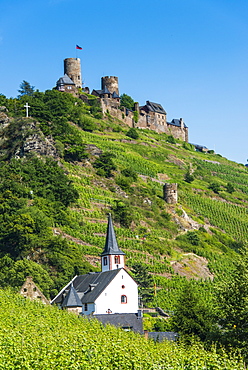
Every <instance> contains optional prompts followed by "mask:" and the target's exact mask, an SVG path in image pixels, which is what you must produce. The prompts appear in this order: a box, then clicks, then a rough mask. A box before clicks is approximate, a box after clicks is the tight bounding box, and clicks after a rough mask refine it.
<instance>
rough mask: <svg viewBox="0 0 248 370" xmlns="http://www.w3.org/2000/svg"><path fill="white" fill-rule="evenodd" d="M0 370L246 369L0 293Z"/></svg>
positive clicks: (196, 349)
mask: <svg viewBox="0 0 248 370" xmlns="http://www.w3.org/2000/svg"><path fill="white" fill-rule="evenodd" d="M0 318H1V325H0V352H1V356H0V368H2V369H5V370H8V369H23V370H26V369H32V370H36V369H47V370H49V369H70V368H71V369H85V370H91V369H92V370H96V369H106V370H107V369H108V370H112V369H113V370H114V369H123V370H125V369H126V370H131V369H133V370H146V369H147V370H152V369H153V370H157V369H186V368H187V369H188V370H190V369H192V370H193V369H194V370H195V369H197V368H198V369H204V368H205V369H215V370H217V369H221V370H223V369H226V370H234V369H236V370H239V369H240V370H241V369H243V363H242V360H241V359H240V357H239V356H238V355H228V354H226V353H225V352H224V351H223V350H220V351H219V352H217V351H216V349H215V348H214V347H213V348H211V350H209V351H206V350H204V348H203V346H202V345H201V344H200V343H197V342H194V341H192V343H191V345H190V346H187V345H185V343H183V342H182V343H170V342H167V341H165V342H163V343H156V342H154V341H151V340H146V339H145V338H144V337H141V336H140V335H138V334H134V333H132V332H124V331H123V330H121V329H117V328H114V327H112V326H106V327H103V325H102V324H101V323H100V322H98V321H97V320H87V319H86V318H78V317H76V316H75V315H74V314H69V313H67V312H65V311H61V310H58V309H57V308H55V307H51V306H50V307H48V306H45V305H43V304H42V303H39V302H31V301H29V300H26V299H24V298H22V297H21V296H18V295H14V294H13V293H12V292H10V291H9V290H7V291H3V290H1V291H0Z"/></svg>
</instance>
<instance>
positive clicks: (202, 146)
mask: <svg viewBox="0 0 248 370" xmlns="http://www.w3.org/2000/svg"><path fill="white" fill-rule="evenodd" d="M190 144H191V145H194V147H195V148H196V149H200V150H202V149H207V147H206V146H204V145H200V144H193V143H190Z"/></svg>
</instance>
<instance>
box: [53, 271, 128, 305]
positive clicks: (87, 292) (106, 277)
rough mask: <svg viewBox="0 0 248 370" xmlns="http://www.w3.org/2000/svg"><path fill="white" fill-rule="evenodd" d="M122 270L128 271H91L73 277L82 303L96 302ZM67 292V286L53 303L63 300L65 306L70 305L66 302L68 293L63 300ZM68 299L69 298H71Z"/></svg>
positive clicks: (74, 286)
mask: <svg viewBox="0 0 248 370" xmlns="http://www.w3.org/2000/svg"><path fill="white" fill-rule="evenodd" d="M121 270H122V271H123V272H126V271H125V270H124V269H122V268H121V269H115V270H110V271H105V272H90V273H88V274H86V275H79V276H76V278H75V279H73V288H75V289H74V290H75V291H76V293H77V295H78V297H79V299H80V301H81V303H93V302H95V300H96V299H97V298H98V297H99V295H100V294H101V293H102V292H103V290H104V289H105V288H106V287H107V286H108V285H109V284H110V283H111V281H112V280H113V279H114V278H115V276H116V275H117V274H118V273H119V272H120V271H121ZM67 287H68V285H67ZM70 289H71V288H70ZM67 292H68V289H66V287H65V288H64V289H62V290H61V291H60V293H59V294H58V295H57V296H56V297H55V298H54V299H53V301H52V303H61V302H62V306H63V307H64V305H65V304H66V305H67V306H66V307H68V302H65V301H66V299H67V297H68V294H67V295H66V297H65V299H64V301H63V297H64V296H65V294H66V293H67ZM67 300H69V298H68V299H67ZM64 302H65V303H64Z"/></svg>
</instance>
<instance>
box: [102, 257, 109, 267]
mask: <svg viewBox="0 0 248 370" xmlns="http://www.w3.org/2000/svg"><path fill="white" fill-rule="evenodd" d="M107 264H108V259H107V257H103V266H107Z"/></svg>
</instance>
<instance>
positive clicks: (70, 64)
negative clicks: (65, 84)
mask: <svg viewBox="0 0 248 370" xmlns="http://www.w3.org/2000/svg"><path fill="white" fill-rule="evenodd" d="M64 74H66V75H67V76H69V77H70V79H71V80H72V81H73V82H74V84H75V85H76V87H82V76H81V63H80V59H79V58H66V59H64Z"/></svg>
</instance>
